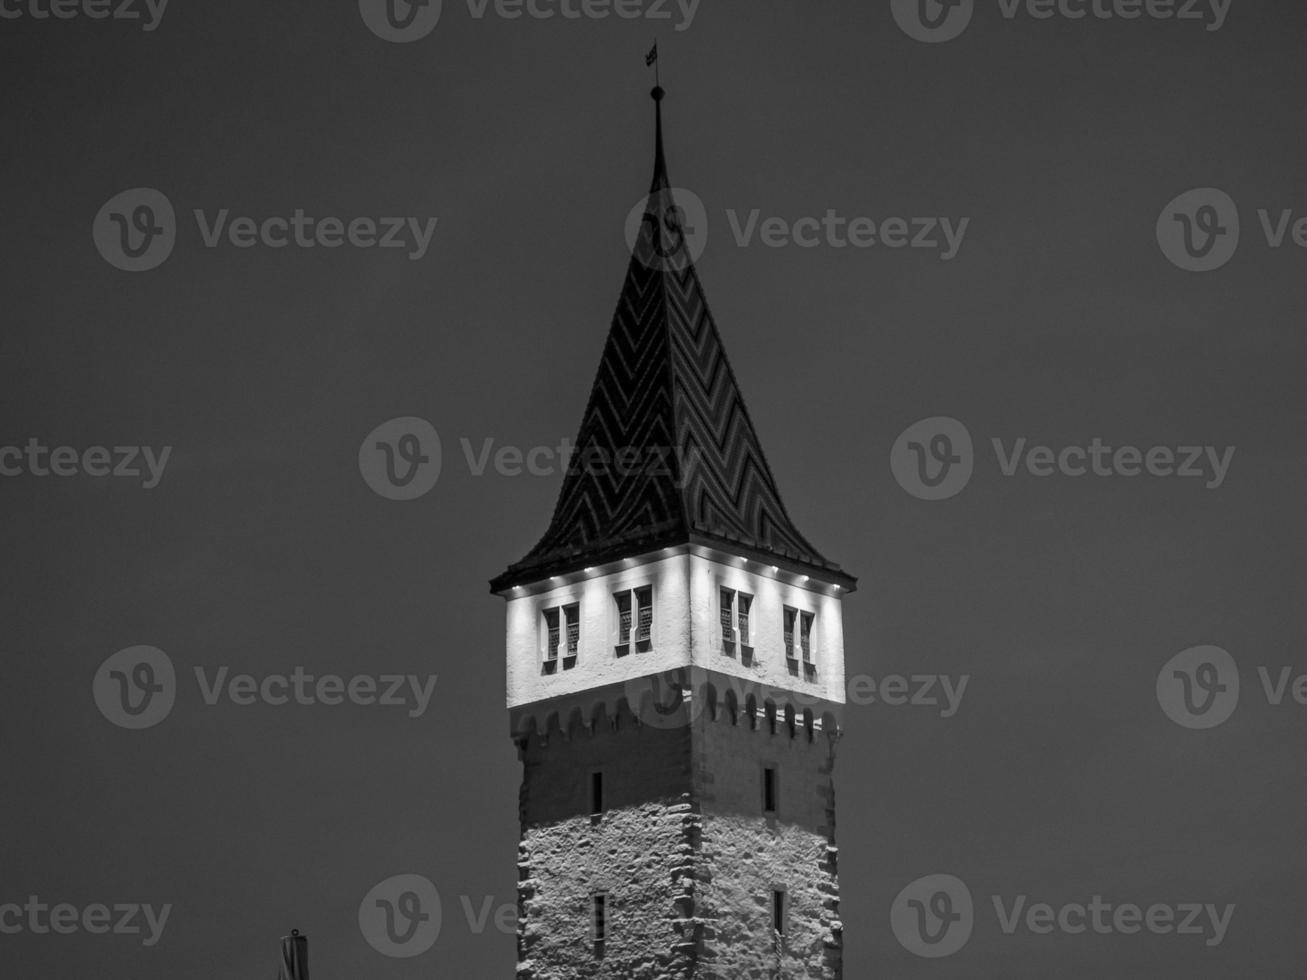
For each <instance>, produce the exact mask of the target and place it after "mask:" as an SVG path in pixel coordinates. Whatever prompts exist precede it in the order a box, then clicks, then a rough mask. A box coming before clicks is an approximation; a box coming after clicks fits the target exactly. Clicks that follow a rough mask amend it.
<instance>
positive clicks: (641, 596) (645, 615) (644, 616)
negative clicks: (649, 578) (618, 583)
mask: <svg viewBox="0 0 1307 980" xmlns="http://www.w3.org/2000/svg"><path fill="white" fill-rule="evenodd" d="M635 604H636V608H637V610H638V615H637V617H636V633H635V642H636V647H637V649H644V648H647V647H648V646H649V643H650V640H651V637H652V634H653V587H652V586H648V585H646V586H645V587H644V588H641V589H636V590H635Z"/></svg>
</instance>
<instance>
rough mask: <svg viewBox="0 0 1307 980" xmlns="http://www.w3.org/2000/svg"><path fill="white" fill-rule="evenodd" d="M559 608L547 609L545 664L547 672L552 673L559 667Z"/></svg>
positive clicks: (544, 667)
mask: <svg viewBox="0 0 1307 980" xmlns="http://www.w3.org/2000/svg"><path fill="white" fill-rule="evenodd" d="M558 641H559V631H558V610H557V609H546V610H545V661H544V665H543V669H544V672H545V673H546V674H552V673H553V672H554V671H556V670H557V669H558Z"/></svg>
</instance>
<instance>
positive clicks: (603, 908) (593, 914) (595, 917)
mask: <svg viewBox="0 0 1307 980" xmlns="http://www.w3.org/2000/svg"><path fill="white" fill-rule="evenodd" d="M591 903H592V904H591V910H590V929H591V934H592V936H593V937H594V952H595V956H603V955H604V943H606V942H607V941H608V896H607V895H605V894H604V893H602V892H600V893H599V894H597V895H594V896H592V898H591Z"/></svg>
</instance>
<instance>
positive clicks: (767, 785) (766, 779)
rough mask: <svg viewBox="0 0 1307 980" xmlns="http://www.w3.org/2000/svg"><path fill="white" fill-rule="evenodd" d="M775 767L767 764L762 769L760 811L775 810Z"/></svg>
mask: <svg viewBox="0 0 1307 980" xmlns="http://www.w3.org/2000/svg"><path fill="white" fill-rule="evenodd" d="M776 789H777V787H776V768H775V767H774V766H767V767H765V768H764V769H763V771H762V811H763V813H775V812H776Z"/></svg>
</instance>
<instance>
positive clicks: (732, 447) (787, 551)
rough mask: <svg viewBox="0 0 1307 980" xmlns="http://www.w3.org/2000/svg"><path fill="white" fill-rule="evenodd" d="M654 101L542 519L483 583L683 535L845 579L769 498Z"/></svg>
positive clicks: (766, 471)
mask: <svg viewBox="0 0 1307 980" xmlns="http://www.w3.org/2000/svg"><path fill="white" fill-rule="evenodd" d="M661 94H662V93H661V90H658V89H656V90H655V94H654V98H655V100H656V101H660V98H661ZM658 110H659V111H658V114H657V134H656V147H657V149H656V154H655V163H654V178H653V185H652V187H651V189H650V192H649V200H648V204H647V207H646V210H645V215H644V219H643V221H642V223H641V226H640V232H639V236H638V239H637V242H636V245H635V248H634V249H633V254H632V257H631V262H630V265H629V266H628V268H627V272H626V281H625V284H624V285H623V287H622V293H621V297H620V299H619V300H618V304H617V311H616V313H615V314H614V316H613V322H612V327H611V329H610V331H609V334H608V341H607V344H606V345H605V347H604V353H603V357H602V359H601V361H600V364H599V371H598V374H597V375H596V377H595V382H594V387H593V389H592V390H591V393H590V400H589V403H588V405H587V406H586V409H585V415H584V418H583V419H582V422H581V430H580V433H579V435H578V437H577V440H576V449H575V451H574V452H573V455H572V458H571V462H570V465H569V469H568V472H567V474H566V476H565V477H564V479H563V488H562V491H561V493H560V494H559V498H558V504H557V506H556V507H555V510H554V516H553V520H552V521H551V522H550V524H549V529H548V530H547V531H546V532H545V535H544V537H542V538H541V539H540V541H539V543H537V544H536V546H535V547H534V548H532V549H531V551H530V552H529V553H528V554H527V556H526V557H525V558H523V559H522V560H521V561H519V562H517V563H516V564H514V565H512V566H510V567H509V569H508V570H507V571H506V572H504V574H502V575H501V576H499V577H498V578H497V579H495V580H494V581H493V582H492V583H491V588H492V589H493V590H494V591H496V592H498V591H502V590H504V589H507V588H511V587H512V586H514V585H518V584H522V583H525V582H531V581H538V580H540V579H542V578H545V577H547V576H552V575H557V574H561V573H565V572H568V571H574V570H577V569H579V568H581V567H584V566H588V565H594V564H598V563H601V562H604V561H610V560H613V559H615V558H621V557H624V556H629V555H637V554H641V553H644V552H648V551H651V550H655V549H657V548H662V547H667V546H670V545H677V544H687V543H689V544H701V545H705V546H708V547H717V548H720V549H723V550H727V551H732V552H734V553H739V554H743V553H746V552H748V553H751V554H753V555H754V556H758V557H763V556H766V557H770V558H774V559H776V560H777V561H778V562H779V563H783V564H785V565H787V566H800V567H802V568H804V569H807V570H811V571H812V572H813V573H814V574H815V575H817V576H818V577H820V578H822V579H824V580H826V581H831V582H837V583H843V584H846V585H847V586H852V584H853V582H854V580H853V579H852V578H851V577H850V576H848V575H846V574H844V573H843V572H841V571H840V569H839V566H838V565H834V564H832V563H831V562H828V561H827V560H826V559H825V558H823V557H822V556H821V555H820V554H819V553H818V552H817V550H816V549H815V548H814V547H813V546H812V545H811V544H809V543H808V541H807V539H806V538H804V537H803V535H802V534H800V533H799V531H798V529H797V528H796V527H795V526H794V523H793V521H791V520H790V517H789V515H788V514H787V513H786V511H785V505H784V504H783V503H782V502H781V497H780V493H779V491H778V490H777V489H776V481H775V480H774V479H773V477H772V474H771V469H770V468H769V467H768V465H767V459H766V457H765V456H764V455H763V451H762V445H761V443H760V442H759V440H758V436H757V433H756V432H755V431H754V428H753V423H752V422H751V421H750V420H749V413H748V410H747V409H746V408H745V405H744V399H743V397H742V396H741V395H740V390H739V387H738V385H737V384H736V381H735V375H734V374H733V372H732V371H731V367H730V364H729V363H728V362H727V359H726V352H725V350H724V349H723V347H722V342H721V338H720V336H719V335H718V333H717V327H716V325H715V324H714V322H713V318H712V314H711V313H710V312H709V310H708V304H707V301H706V299H705V297H704V292H703V287H702V286H701V284H700V282H699V276H698V274H697V273H696V271H695V268H694V263H693V261H692V258H691V256H690V254H689V253H690V243H689V242H688V241H687V238H686V236H685V235H684V234H683V233H682V228H681V221H680V212H679V211H678V210H677V209H676V207H675V206H674V204H673V200H672V191H671V187H670V185H669V182H668V179H667V170H666V166H665V163H664V158H663V146H662V115H661V104H659V106H658Z"/></svg>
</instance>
